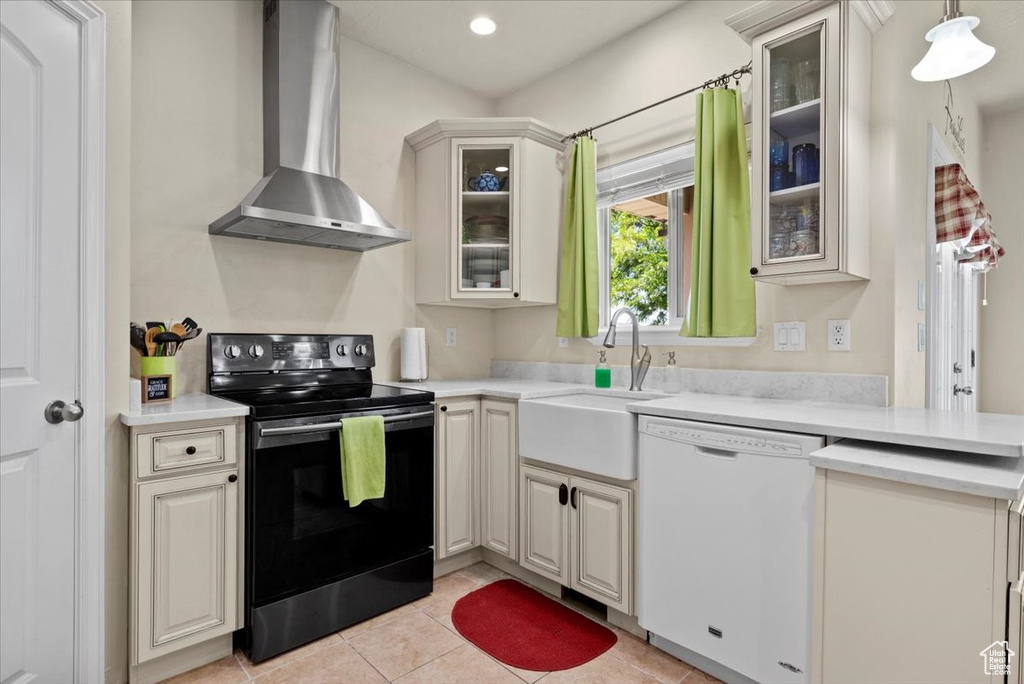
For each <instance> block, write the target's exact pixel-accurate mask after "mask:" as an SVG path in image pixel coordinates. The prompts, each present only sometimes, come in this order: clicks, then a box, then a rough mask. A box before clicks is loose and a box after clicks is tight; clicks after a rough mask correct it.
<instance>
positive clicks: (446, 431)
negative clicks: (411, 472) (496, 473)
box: [435, 401, 480, 559]
mask: <svg viewBox="0 0 1024 684" xmlns="http://www.w3.org/2000/svg"><path fill="white" fill-rule="evenodd" d="M479 415H480V402H479V401H448V402H438V410H437V414H436V418H435V425H436V431H437V450H436V453H437V511H436V515H435V519H436V520H437V535H436V539H435V542H436V547H437V548H436V549H435V550H436V552H437V557H438V558H439V559H440V558H447V557H448V556H451V555H453V554H456V553H459V552H461V551H465V550H467V549H471V548H473V547H474V546H476V545H477V542H476V539H477V537H476V516H477V487H476V478H477V458H476V454H477V449H478V448H479V444H480V435H479Z"/></svg>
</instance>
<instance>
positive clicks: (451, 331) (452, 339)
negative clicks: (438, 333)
mask: <svg viewBox="0 0 1024 684" xmlns="http://www.w3.org/2000/svg"><path fill="white" fill-rule="evenodd" d="M446 340H447V341H446V344H447V345H448V346H449V347H454V346H455V343H456V342H458V337H457V335H456V330H455V328H448V336H447V338H446Z"/></svg>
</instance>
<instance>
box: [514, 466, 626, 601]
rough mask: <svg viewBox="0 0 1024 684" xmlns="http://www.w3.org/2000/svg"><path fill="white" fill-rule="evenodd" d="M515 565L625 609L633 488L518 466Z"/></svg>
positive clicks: (543, 469) (597, 599)
mask: <svg viewBox="0 0 1024 684" xmlns="http://www.w3.org/2000/svg"><path fill="white" fill-rule="evenodd" d="M519 512H520V542H519V544H520V549H521V553H520V565H522V566H523V567H524V568H526V569H528V570H532V571H533V572H536V573H537V574H539V575H543V576H544V577H548V578H550V579H552V580H555V581H556V582H558V583H560V584H562V585H563V586H567V587H570V588H572V589H574V590H576V591H578V592H580V593H581V594H585V595H586V596H589V597H590V598H592V599H594V600H596V601H600V602H601V603H604V604H605V605H607V606H609V607H610V608H614V609H616V610H618V611H621V612H622V613H625V614H627V615H628V614H630V613H631V611H632V608H633V600H632V597H633V492H632V490H630V489H628V488H625V487H619V486H615V485H611V484H605V483H601V482H597V481H595V480H591V479H589V478H585V477H579V476H576V475H567V474H563V473H559V472H556V471H553V470H548V469H546V468H538V467H535V466H528V465H522V466H520V507H519Z"/></svg>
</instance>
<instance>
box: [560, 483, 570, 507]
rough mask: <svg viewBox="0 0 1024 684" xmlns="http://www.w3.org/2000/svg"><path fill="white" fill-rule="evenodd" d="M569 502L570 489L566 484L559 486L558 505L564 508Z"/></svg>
mask: <svg viewBox="0 0 1024 684" xmlns="http://www.w3.org/2000/svg"><path fill="white" fill-rule="evenodd" d="M567 501H569V488H568V487H566V486H565V485H564V484H560V485H558V503H560V504H562V505H563V506H564V505H565V504H566V502H567Z"/></svg>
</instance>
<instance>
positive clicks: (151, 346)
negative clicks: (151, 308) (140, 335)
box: [146, 327, 160, 356]
mask: <svg viewBox="0 0 1024 684" xmlns="http://www.w3.org/2000/svg"><path fill="white" fill-rule="evenodd" d="M159 334H160V328H157V327H151V328H150V329H149V330H147V331H146V356H156V352H157V346H156V340H155V339H154V338H155V337H156V336H157V335H159Z"/></svg>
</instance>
